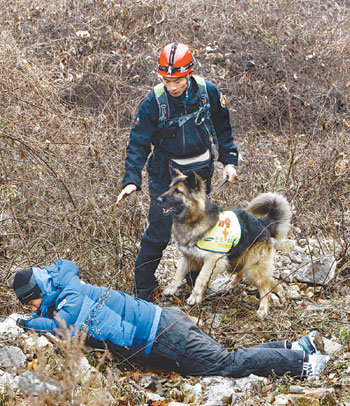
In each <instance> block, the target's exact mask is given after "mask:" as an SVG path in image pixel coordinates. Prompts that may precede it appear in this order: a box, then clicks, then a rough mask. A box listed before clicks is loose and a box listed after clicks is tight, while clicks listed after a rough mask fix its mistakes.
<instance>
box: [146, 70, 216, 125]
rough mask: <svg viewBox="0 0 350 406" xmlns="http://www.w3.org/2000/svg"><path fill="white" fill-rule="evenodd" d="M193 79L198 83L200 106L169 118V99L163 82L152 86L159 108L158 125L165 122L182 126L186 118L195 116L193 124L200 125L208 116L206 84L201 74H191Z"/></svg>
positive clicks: (208, 105)
mask: <svg viewBox="0 0 350 406" xmlns="http://www.w3.org/2000/svg"><path fill="white" fill-rule="evenodd" d="M193 78H194V80H195V81H196V83H197V85H198V93H199V96H200V99H201V106H200V108H199V109H198V110H197V111H195V112H193V113H189V114H185V115H183V116H181V117H174V118H172V119H171V120H169V117H170V107H169V100H168V97H167V94H166V91H165V86H164V84H163V83H159V84H158V85H156V86H154V88H153V89H154V93H155V95H156V100H157V103H158V109H159V119H158V120H159V126H160V127H164V126H165V124H166V125H167V126H169V127H170V126H172V125H178V126H179V127H181V126H183V125H184V124H185V123H187V121H188V120H191V119H192V118H195V124H196V125H201V124H202V123H203V122H204V121H205V120H207V119H209V118H210V102H209V96H208V92H207V86H206V83H205V80H204V78H202V77H201V76H197V75H193Z"/></svg>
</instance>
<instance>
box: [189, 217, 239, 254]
mask: <svg viewBox="0 0 350 406" xmlns="http://www.w3.org/2000/svg"><path fill="white" fill-rule="evenodd" d="M240 239H241V225H240V223H239V220H238V217H237V216H236V214H235V213H234V212H233V211H221V212H220V213H219V221H218V222H217V223H216V224H215V226H214V227H213V228H211V229H210V230H209V231H207V232H206V233H205V235H204V236H203V238H202V239H201V240H198V241H197V243H196V246H197V247H198V248H200V249H201V250H204V251H210V252H217V253H219V254H227V253H228V252H229V251H230V249H231V248H232V247H235V246H236V245H237V244H238V243H239V240H240Z"/></svg>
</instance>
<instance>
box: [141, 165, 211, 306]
mask: <svg viewBox="0 0 350 406" xmlns="http://www.w3.org/2000/svg"><path fill="white" fill-rule="evenodd" d="M207 173H208V175H209V176H208V175H207V177H205V178H204V177H203V178H204V179H205V180H206V184H207V192H209V191H210V184H211V177H212V174H213V168H211V169H210V171H207ZM199 174H200V175H201V173H200V172H199ZM170 181H171V178H170V176H163V177H154V176H149V194H150V200H151V202H150V208H149V215H148V221H149V225H148V227H147V229H146V231H145V233H144V235H143V237H142V240H141V248H140V251H139V254H138V256H137V258H136V264H135V290H136V296H137V297H139V298H140V299H144V300H148V301H152V299H153V291H154V289H156V288H157V286H158V281H157V279H156V277H155V275H154V273H155V271H156V269H157V267H158V264H159V262H160V260H161V258H162V253H163V250H164V249H165V248H166V247H167V245H168V243H169V240H170V236H171V226H172V219H171V216H170V215H168V216H165V215H164V214H163V210H162V208H161V207H160V206H159V205H158V202H157V198H158V196H160V195H161V194H163V193H165V192H166V191H167V190H168V189H169V185H170Z"/></svg>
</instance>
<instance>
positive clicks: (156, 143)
mask: <svg viewBox="0 0 350 406" xmlns="http://www.w3.org/2000/svg"><path fill="white" fill-rule="evenodd" d="M205 84H206V90H207V95H208V96H209V103H210V111H204V112H203V113H202V115H201V114H198V115H197V114H196V112H198V111H199V110H200V108H201V107H203V100H202V98H203V94H199V93H200V92H199V89H200V87H199V86H198V85H197V82H196V80H195V79H194V78H193V77H192V78H191V79H190V85H189V87H188V91H185V92H184V94H183V95H181V96H180V97H176V98H175V97H172V96H171V95H170V94H169V93H168V92H167V90H166V89H165V92H166V95H167V98H168V107H169V109H168V110H169V111H167V112H166V115H169V117H166V122H167V123H166V124H165V125H164V120H163V123H162V120H161V118H162V117H160V114H159V111H160V107H159V106H158V102H157V97H156V95H155V90H154V89H153V90H151V92H150V93H149V94H148V95H147V97H146V98H145V99H144V100H143V102H142V103H141V105H140V108H139V111H138V113H137V117H136V120H135V122H134V124H133V126H132V129H131V134H130V140H129V144H128V146H127V149H126V153H127V156H126V161H125V176H124V179H123V183H122V186H123V188H124V187H125V186H127V185H128V184H134V185H136V186H137V188H138V190H139V189H141V183H142V169H143V167H144V165H145V163H146V161H147V158H149V159H148V162H147V170H148V174H149V192H150V198H151V203H150V211H149V226H148V228H147V230H146V231H145V233H144V235H143V237H142V240H141V249H140V252H139V255H138V257H137V259H136V268H135V285H136V292H137V296H138V297H140V298H142V299H146V300H152V291H153V290H154V289H155V288H156V287H157V286H158V283H157V280H156V278H155V276H154V272H155V270H156V269H157V266H158V264H159V261H160V259H161V257H162V252H163V250H164V249H165V248H166V246H167V245H168V242H169V239H170V234H171V225H172V220H171V216H164V215H163V213H162V209H161V208H160V207H159V206H158V204H157V197H158V196H159V195H161V194H162V193H164V192H165V191H166V190H168V187H169V184H170V181H171V175H170V171H169V164H171V165H172V166H175V167H178V166H177V164H176V163H174V162H172V159H183V158H194V157H198V156H200V155H202V154H204V153H205V152H206V151H208V150H209V151H210V159H208V160H207V161H206V162H201V163H196V164H191V165H188V166H185V167H179V169H181V170H182V171H183V172H185V173H186V171H190V170H196V172H197V173H198V174H199V175H200V176H201V177H202V178H203V179H205V180H207V189H208V191H209V190H210V181H211V177H212V174H213V170H214V166H213V154H212V153H211V150H212V144H215V145H216V147H217V150H218V154H219V156H218V160H219V161H220V162H222V163H223V164H224V165H227V164H233V165H237V163H238V151H237V147H236V145H235V144H234V142H233V135H232V127H231V123H230V117H229V112H228V109H227V108H226V106H225V103H224V98H223V97H222V96H221V94H220V92H219V90H218V88H217V87H216V86H215V85H214V84H213V83H211V82H209V81H207V80H205ZM202 93H203V92H202ZM164 110H167V109H165V108H164ZM202 110H203V109H202ZM191 113H193V114H192V115H193V117H192V118H191V119H189V120H187V121H186V120H183V121H186V122H184V123H181V122H180V124H178V123H172V121H174V120H171V119H173V118H178V117H184V118H186V116H187V117H189V115H191ZM196 119H197V124H198V123H200V125H197V124H196V122H195V121H196ZM175 121H176V120H175Z"/></svg>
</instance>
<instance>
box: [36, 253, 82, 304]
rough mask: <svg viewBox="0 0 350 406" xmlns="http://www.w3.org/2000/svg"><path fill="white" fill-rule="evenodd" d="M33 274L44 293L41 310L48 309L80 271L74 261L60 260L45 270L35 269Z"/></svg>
mask: <svg viewBox="0 0 350 406" xmlns="http://www.w3.org/2000/svg"><path fill="white" fill-rule="evenodd" d="M32 269H33V274H34V278H35V280H36V283H37V284H38V286H39V288H40V290H41V291H42V293H43V302H42V305H41V307H40V308H41V309H42V310H43V309H44V308H45V307H48V306H49V305H50V304H51V303H52V301H53V300H55V299H56V297H57V296H58V295H59V294H60V293H61V291H62V289H64V287H65V286H66V285H67V284H68V283H69V282H70V280H71V279H72V278H73V277H74V276H75V275H77V274H78V273H79V269H78V267H77V266H76V264H75V263H74V262H72V261H68V260H65V259H59V260H57V261H55V262H54V263H53V264H52V265H49V266H47V267H44V268H36V267H33V268H32Z"/></svg>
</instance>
